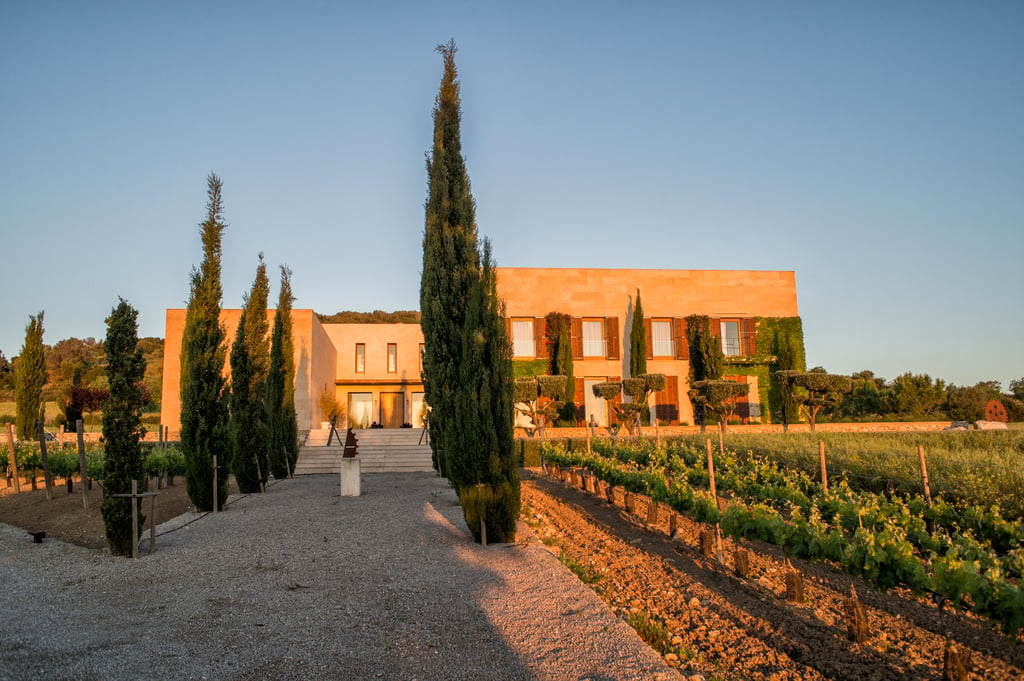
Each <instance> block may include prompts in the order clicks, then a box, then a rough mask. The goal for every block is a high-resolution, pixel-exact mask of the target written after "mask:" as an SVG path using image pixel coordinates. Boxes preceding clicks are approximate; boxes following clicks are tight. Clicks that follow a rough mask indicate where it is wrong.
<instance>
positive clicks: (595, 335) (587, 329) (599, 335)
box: [583, 319, 605, 357]
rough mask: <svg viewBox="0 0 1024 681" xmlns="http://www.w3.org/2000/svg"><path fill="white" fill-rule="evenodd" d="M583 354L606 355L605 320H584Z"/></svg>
mask: <svg viewBox="0 0 1024 681" xmlns="http://www.w3.org/2000/svg"><path fill="white" fill-rule="evenodd" d="M583 356H584V357H604V356H605V347H604V320H603V319H584V320H583Z"/></svg>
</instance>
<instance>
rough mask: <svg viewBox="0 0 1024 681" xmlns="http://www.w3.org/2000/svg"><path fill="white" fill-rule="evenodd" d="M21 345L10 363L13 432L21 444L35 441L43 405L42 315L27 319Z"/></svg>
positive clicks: (40, 313) (44, 379)
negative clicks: (13, 410)
mask: <svg viewBox="0 0 1024 681" xmlns="http://www.w3.org/2000/svg"><path fill="white" fill-rule="evenodd" d="M28 319H29V321H28V326H26V327H25V344H24V345H23V346H22V347H21V354H20V355H18V358H17V359H16V360H15V361H14V405H15V406H14V408H15V415H14V429H15V431H17V434H18V437H19V438H20V439H22V440H32V439H35V437H36V420H37V419H39V413H40V410H41V407H42V405H43V385H45V384H46V353H45V351H44V349H43V312H42V311H40V312H39V314H38V315H35V316H32V315H30V316H29V318H28Z"/></svg>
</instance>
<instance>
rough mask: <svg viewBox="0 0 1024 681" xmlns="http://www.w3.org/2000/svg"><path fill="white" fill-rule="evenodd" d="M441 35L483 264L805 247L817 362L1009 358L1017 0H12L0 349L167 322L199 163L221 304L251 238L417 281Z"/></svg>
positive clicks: (251, 268) (339, 279)
mask: <svg viewBox="0 0 1024 681" xmlns="http://www.w3.org/2000/svg"><path fill="white" fill-rule="evenodd" d="M286 4H287V5H288V7H284V5H286ZM627 5H628V6H627ZM449 38H454V39H455V41H456V43H457V44H458V48H459V51H458V54H457V56H456V62H457V65H458V68H459V71H460V78H461V83H462V105H463V148H464V153H465V156H466V160H467V164H468V168H469V173H470V178H471V180H472V183H473V192H474V195H475V198H476V201H477V220H478V225H479V229H480V232H481V234H483V235H486V236H489V237H490V238H491V240H492V242H493V244H494V251H495V255H496V258H497V260H498V264H499V265H502V266H530V267H553V266H556V267H640V268H644V267H648V268H678V269H767V270H772V269H782V270H795V271H796V280H797V288H798V296H799V304H800V312H801V315H802V317H803V320H804V329H805V339H806V345H807V357H808V362H809V365H811V366H813V365H821V366H824V367H825V368H826V369H828V370H829V371H833V372H837V373H849V372H853V371H859V370H862V369H870V370H873V371H874V372H875V373H876V374H877V375H879V376H883V377H885V378H887V379H892V378H894V377H895V376H897V375H899V374H900V373H903V372H905V371H912V372H914V373H928V374H930V375H932V376H933V377H939V378H943V379H945V380H946V381H948V382H953V383H957V384H960V385H964V384H974V383H975V382H977V381H981V380H998V381H1000V382H1002V384H1003V387H1004V388H1005V387H1006V386H1007V384H1008V383H1009V381H1010V380H1011V379H1014V378H1019V377H1022V376H1024V314H1022V311H1024V303H1022V300H1021V292H1022V286H1021V272H1022V271H1024V267H1022V255H1024V3H1019V2H1010V1H992V2H973V3H967V2H899V3H890V2H878V3H872V2H825V3H823V2H773V3H765V2H721V3H718V2H716V3H711V2H704V3H697V2H664V3H659V2H647V3H605V2H558V3H549V2H528V1H523V0H520V1H518V2H508V3H489V2H487V3H484V2H470V1H467V2H430V3H425V2H380V3H366V2H362V3H342V2H326V1H324V2H317V3H305V2H296V3H263V2H237V3H229V2H212V3H210V2H174V3H138V2H120V3H109V2H99V1H97V2H87V3H81V2H58V1H55V2H27V1H8V2H3V3H0V229H2V245H0V253H2V254H3V259H2V261H0V287H2V294H0V320H2V322H0V350H3V352H4V353H5V354H6V355H7V356H8V357H10V356H13V355H16V354H18V353H19V352H20V349H21V346H22V343H23V341H24V330H25V325H26V324H27V322H28V316H29V315H30V314H33V313H35V312H38V311H39V310H45V311H46V336H45V340H46V341H47V342H50V343H53V342H55V341H57V340H59V339H62V338H66V337H69V336H79V337H87V336H93V337H96V338H100V337H102V336H103V335H104V333H105V326H104V319H105V317H106V316H107V315H108V314H109V312H110V310H111V308H112V307H113V306H114V305H115V304H116V303H117V298H118V296H123V297H125V298H126V299H127V300H128V301H129V302H130V303H131V304H133V305H134V306H135V307H136V308H138V309H139V311H140V323H141V333H142V335H149V336H163V324H164V310H165V309H166V308H168V307H182V306H183V305H184V303H185V300H186V297H187V295H188V274H189V271H190V269H191V268H192V266H193V265H194V264H197V263H198V262H199V260H200V257H201V253H200V242H199V236H198V227H197V224H198V223H199V222H200V221H201V220H202V219H203V213H204V208H205V202H206V194H205V191H206V176H207V174H208V173H209V172H211V171H214V172H216V173H218V174H219V175H220V176H221V178H222V179H223V181H224V198H225V208H226V217H227V221H228V222H229V223H230V226H229V227H228V229H227V231H226V232H225V237H224V284H225V286H224V290H225V300H224V304H225V306H226V307H238V306H239V305H240V304H241V299H242V295H243V293H244V292H245V291H246V290H248V288H249V286H250V283H251V281H252V278H253V275H254V273H255V268H256V262H257V254H258V253H259V252H260V251H262V252H264V253H265V254H266V258H267V260H268V262H269V263H270V264H271V265H272V266H276V265H277V264H279V263H287V264H288V265H289V266H290V267H291V268H292V269H293V270H294V273H295V274H294V289H295V293H296V295H297V297H298V300H297V301H296V305H297V306H299V307H312V308H313V309H315V310H317V311H318V312H324V313H332V312H336V311H339V310H344V309H355V310H373V309H384V310H394V309H415V308H416V307H417V306H418V300H419V273H420V260H421V251H420V247H421V237H422V231H423V201H424V198H425V194H426V171H425V166H424V159H425V154H426V152H427V150H428V149H429V147H430V143H431V130H432V121H431V110H432V107H433V103H434V97H435V94H436V92H437V88H438V84H439V82H440V77H441V58H440V56H439V55H437V54H436V53H435V52H434V47H435V46H436V45H437V44H438V43H441V42H446V41H447V40H448V39H449ZM272 281H274V283H275V286H274V289H273V290H272V292H271V295H272V296H276V276H273V277H272Z"/></svg>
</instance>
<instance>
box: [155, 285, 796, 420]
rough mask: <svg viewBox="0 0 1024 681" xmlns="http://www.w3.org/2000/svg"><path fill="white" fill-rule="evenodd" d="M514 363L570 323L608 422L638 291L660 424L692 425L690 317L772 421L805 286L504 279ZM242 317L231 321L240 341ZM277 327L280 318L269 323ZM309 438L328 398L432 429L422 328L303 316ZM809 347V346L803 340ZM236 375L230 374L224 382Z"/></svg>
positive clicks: (174, 411) (583, 388)
mask: <svg viewBox="0 0 1024 681" xmlns="http://www.w3.org/2000/svg"><path fill="white" fill-rule="evenodd" d="M496 272H497V278H498V295H499V296H500V297H501V298H502V299H504V301H505V304H506V314H507V317H508V322H509V330H510V338H511V341H512V347H513V356H514V359H515V360H516V361H518V362H529V361H531V360H533V361H536V360H538V359H540V360H543V359H546V358H547V347H546V344H545V341H544V338H545V331H544V326H545V323H544V317H545V316H546V315H547V314H548V313H550V312H560V313H564V314H567V315H569V316H570V317H571V328H572V334H571V335H572V339H571V341H572V346H573V367H574V375H575V380H576V384H575V388H576V391H575V395H576V402H577V404H578V405H579V409H578V412H577V415H578V417H579V418H580V419H582V420H586V421H590V420H591V419H593V420H594V421H596V422H597V423H598V424H600V425H604V424H607V423H608V419H609V409H608V405H607V404H605V403H604V400H602V399H600V398H597V397H594V395H593V391H592V390H591V386H593V385H594V384H595V383H600V382H603V381H607V380H618V379H620V378H621V377H623V376H628V375H629V345H630V344H629V329H630V328H631V326H632V322H633V317H632V315H633V305H634V303H635V301H634V297H635V295H636V291H637V290H638V289H639V291H640V296H641V301H642V307H643V311H644V324H645V327H646V331H647V334H646V335H647V357H648V361H647V367H648V371H649V372H651V373H663V374H665V376H666V378H667V381H666V386H665V389H664V390H662V391H659V392H658V393H656V394H655V396H654V399H653V404H652V410H653V415H654V416H656V417H657V418H658V419H660V420H661V421H662V422H663V423H666V424H667V423H692V421H693V416H692V410H691V407H690V403H689V400H688V398H687V389H688V385H687V375H688V373H689V356H688V352H687V346H686V342H685V333H686V329H685V324H686V323H685V318H686V317H687V316H689V315H694V314H701V315H707V316H709V317H710V318H711V319H712V330H713V332H715V333H716V334H717V335H718V336H719V338H720V340H721V343H722V350H723V352H724V354H725V356H726V371H725V375H726V377H733V378H734V379H735V380H739V381H743V382H746V383H749V384H750V386H751V388H750V393H749V397H748V398H747V399H746V400H745V401H744V402H743V403H742V404H741V405H740V409H739V411H738V416H739V417H740V418H742V419H745V420H753V421H756V420H759V419H767V418H769V414H768V410H767V404H766V402H767V395H768V376H769V367H770V363H771V361H772V359H773V356H772V348H771V344H772V335H771V330H772V328H774V327H773V325H774V324H775V323H776V322H778V320H790V321H795V324H796V328H797V329H799V316H798V315H799V312H798V308H797V296H796V278H795V275H794V273H793V272H787V271H749V270H644V269H571V268H519V267H511V268H500V267H499V268H496ZM240 314H241V311H240V310H224V311H223V312H222V313H221V319H222V322H223V323H224V325H225V327H226V328H227V332H228V333H227V337H228V338H229V339H231V338H234V334H235V328H236V327H237V325H238V319H239V316H240ZM268 316H269V318H270V321H271V323H272V322H273V311H270V312H268ZM184 322H185V310H183V309H172V310H168V311H167V326H166V335H165V339H166V340H165V346H164V374H163V397H162V406H161V421H162V422H163V423H164V424H165V425H168V426H169V427H170V430H171V433H172V437H173V436H174V433H175V432H176V431H177V430H178V428H179V423H180V408H181V401H180V396H179V394H178V385H179V379H180V361H181V360H180V352H181V338H182V331H183V329H184ZM292 322H293V330H294V331H293V333H294V341H295V343H294V345H295V368H296V386H295V389H296V400H295V407H296V411H297V412H298V418H299V428H300V429H301V430H305V429H309V428H316V427H317V426H318V424H319V423H320V421H321V418H322V416H321V414H320V404H319V402H320V400H319V397H320V395H321V393H323V392H324V391H328V392H331V391H333V393H334V394H335V396H336V397H337V399H338V400H339V401H340V402H341V403H342V405H344V406H345V407H346V409H347V418H348V423H349V424H350V425H352V426H353V427H367V426H369V425H371V424H374V423H376V424H379V425H382V426H383V427H385V428H398V427H401V426H403V425H406V424H409V425H412V426H414V427H419V426H420V425H421V414H422V411H423V384H422V382H421V380H420V369H421V367H422V365H421V362H420V357H421V352H422V347H423V336H422V333H421V332H420V327H419V325H418V324H331V323H323V322H321V321H320V320H319V318H318V317H317V315H316V314H315V313H314V312H313V311H312V310H293V312H292ZM799 342H800V346H801V348H802V335H800V337H799ZM226 370H227V367H225V371H226Z"/></svg>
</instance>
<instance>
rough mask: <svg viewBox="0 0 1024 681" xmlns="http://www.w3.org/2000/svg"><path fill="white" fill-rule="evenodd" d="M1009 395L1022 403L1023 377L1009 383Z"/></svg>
mask: <svg viewBox="0 0 1024 681" xmlns="http://www.w3.org/2000/svg"><path fill="white" fill-rule="evenodd" d="M1010 394H1011V395H1013V396H1014V397H1016V398H1017V399H1018V400H1020V401H1022V402H1024V377H1022V378H1018V379H1015V380H1013V381H1010Z"/></svg>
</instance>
